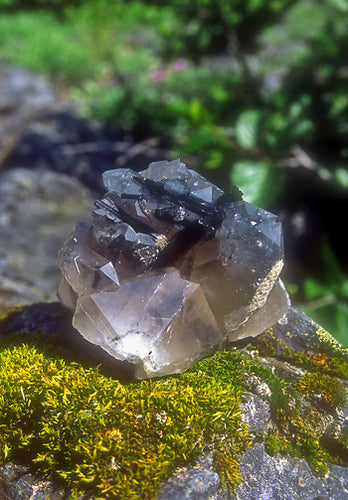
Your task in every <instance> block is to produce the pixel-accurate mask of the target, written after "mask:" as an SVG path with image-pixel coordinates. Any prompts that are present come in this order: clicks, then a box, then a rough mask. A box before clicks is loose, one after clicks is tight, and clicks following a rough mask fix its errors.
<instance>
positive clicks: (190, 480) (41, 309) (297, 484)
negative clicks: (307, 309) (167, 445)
mask: <svg viewBox="0 0 348 500" xmlns="http://www.w3.org/2000/svg"><path fill="white" fill-rule="evenodd" d="M70 325H71V323H70V316H69V314H68V313H67V311H66V310H64V308H63V307H62V306H61V305H60V304H59V303H55V304H37V305H33V306H30V307H28V308H26V309H24V310H23V311H21V312H17V313H14V314H13V315H12V317H10V318H9V319H8V320H7V321H4V320H3V321H2V322H0V332H1V333H2V334H4V335H9V334H11V333H15V332H17V331H26V332H27V333H28V334H30V333H31V332H32V333H35V332H36V331H37V330H40V331H47V332H51V334H52V340H53V339H55V342H57V343H58V344H59V345H62V346H65V347H68V348H69V349H70V350H71V351H72V354H73V356H74V358H75V359H76V360H79V359H80V358H81V352H82V350H83V349H84V350H85V354H86V353H88V352H89V354H90V357H89V361H87V362H88V363H92V365H93V364H94V363H96V359H100V358H99V355H98V356H95V353H93V350H92V352H91V349H90V347H91V345H90V344H88V343H85V344H84V345H82V344H79V343H76V344H75V345H74V344H73V343H71V339H72V338H73V331H72V330H71V326H70ZM45 328H46V330H45ZM62 332H65V335H62V334H61V333H62ZM77 338H78V337H77ZM69 342H70V343H69ZM287 342H288V343H287ZM244 343H245V342H244ZM290 346H292V348H290ZM242 351H243V352H244V353H245V355H246V356H247V357H248V359H250V360H251V361H252V363H253V365H252V366H254V369H253V370H254V371H250V370H248V371H247V372H245V374H244V382H243V384H244V386H245V393H244V398H243V399H244V400H243V402H242V404H241V411H242V412H243V414H244V417H243V418H244V420H245V421H246V422H248V424H249V426H250V427H249V432H250V439H251V441H250V446H249V449H247V450H246V451H245V452H244V453H242V455H241V456H240V457H239V459H238V461H239V466H240V474H241V476H242V478H243V480H242V482H241V483H240V484H239V485H238V486H237V488H236V490H235V492H234V494H232V493H229V491H228V489H227V487H222V478H221V477H220V475H219V472H218V470H217V469H216V466H215V463H214V460H213V456H212V454H211V453H210V452H208V453H203V454H202V455H201V457H200V459H199V460H198V461H197V463H195V464H193V465H190V464H188V465H187V466H186V467H181V468H180V469H178V470H177V471H176V472H175V473H174V474H173V475H172V477H171V478H170V479H168V481H167V482H165V484H163V485H162V487H161V488H160V491H159V494H158V499H159V500H179V499H182V498H183V499H187V500H188V499H190V500H198V499H199V500H205V499H206V500H259V499H260V498H261V499H265V500H266V499H267V500H292V499H298V500H301V499H303V498H306V499H307V498H308V499H309V500H318V499H319V498H320V499H322V500H324V499H325V500H343V499H345V498H347V494H348V467H347V466H348V453H347V448H346V447H344V446H342V444H340V443H343V441H340V440H341V438H342V436H344V433H345V432H347V429H348V405H347V404H344V398H343V395H341V399H340V400H339V401H338V400H336V403H335V404H334V405H333V406H332V405H331V406H330V405H328V403H330V401H331V400H330V395H331V396H333V395H334V394H335V390H337V387H341V386H342V384H343V383H342V382H341V381H340V380H339V378H338V377H341V378H342V379H344V378H345V379H347V378H348V374H347V358H348V355H347V352H346V350H345V349H344V348H342V347H341V346H340V345H339V344H337V343H336V342H335V341H334V340H333V339H332V337H330V335H329V334H327V333H326V332H325V331H324V330H323V329H322V328H321V327H319V326H318V325H317V324H315V323H314V322H313V321H312V320H311V319H310V318H308V317H307V316H306V315H305V314H303V313H301V312H300V311H298V310H296V309H295V308H291V309H290V310H289V312H288V314H287V315H286V316H285V317H284V318H283V319H282V320H281V321H280V322H278V323H276V324H275V325H273V327H272V328H268V329H267V331H266V332H264V333H263V334H262V335H261V336H260V337H259V338H257V339H254V340H253V341H250V342H249V343H247V344H246V345H244V347H242ZM86 359H87V357H86V358H85V361H84V362H86ZM109 361H110V360H109ZM318 370H319V371H318ZM316 373H318V376H319V379H320V380H321V381H322V386H318V385H315V386H313V388H312V392H311V393H306V392H298V391H299V390H300V388H301V387H302V385H301V384H300V383H299V382H300V381H301V380H302V381H303V380H305V379H306V377H307V380H308V376H310V377H312V376H313V375H315V374H316ZM327 382H328V385H327ZM343 387H344V385H343ZM294 391H295V392H294ZM304 395H305V397H304ZM284 398H285V399H284ZM323 398H326V403H327V404H323V401H322V399H323ZM342 398H343V399H342ZM284 410H285V413H284ZM298 411H299V412H300V413H298ZM299 416H300V418H298V417H299ZM287 422H288V423H290V425H291V426H292V431H291V432H292V434H291V435H289V433H288V424H287ZM270 438H276V439H279V443H280V444H281V446H283V448H282V449H281V448H279V449H278V448H277V447H276V448H274V447H273V448H272V447H270V445H271V444H272V441H270ZM311 439H312V440H313V443H315V442H316V441H317V442H318V443H319V442H320V443H322V444H321V445H320V446H319V447H318V448H317V450H314V451H313V450H312V451H311V450H310V449H306V446H305V443H306V440H311ZM284 443H285V444H286V443H287V445H288V444H289V443H292V446H293V447H292V448H291V447H288V448H287V447H286V446H284ZM296 443H297V445H296ZM295 445H296V446H297V449H296V448H294V446H295ZM287 450H288V451H287ZM291 450H292V451H291ZM289 452H291V453H290V454H289ZM328 452H329V453H330V454H331V455H330V456H331V457H333V456H334V457H336V458H335V462H336V463H329V464H328V468H327V471H326V472H325V470H323V469H321V472H320V473H318V472H315V471H314V469H313V467H314V468H315V467H317V466H318V465H319V468H320V467H321V465H320V463H321V462H320V460H321V459H320V457H325V454H327V453H328ZM330 460H331V461H332V460H333V458H331V459H330V458H329V462H330ZM310 464H311V466H310ZM1 471H2V472H1ZM26 471H27V469H26ZM0 473H1V475H2V482H3V488H7V490H6V491H9V490H8V489H9V488H13V490H12V491H18V488H20V487H22V486H21V485H22V484H23V483H22V479H23V478H22V477H17V476H9V475H6V474H5V475H4V468H3V469H1V470H0ZM30 481H32V479H30ZM35 481H36V482H34V484H36V485H37V487H38V488H39V487H41V486H42V481H40V480H39V479H35ZM30 484H32V482H31V483H30ZM50 487H52V488H53V491H56V490H57V491H58V490H59V488H57V487H54V486H52V485H51V486H50ZM21 491H22V490H21ZM4 498H6V497H4ZM15 498H16V499H17V498H18V500H27V498H28V497H26V496H24V494H22V496H20V495H18V496H17V497H15ZM29 498H30V497H29ZM34 498H36V497H34ZM38 498H39V499H40V498H41V497H38ZM54 498H56V497H54ZM57 498H60V497H57ZM86 498H88V496H87V497H86ZM89 498H91V499H92V498H94V497H93V494H91V495H90V496H89ZM9 499H11V500H13V498H12V497H9Z"/></svg>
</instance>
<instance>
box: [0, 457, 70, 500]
mask: <svg viewBox="0 0 348 500" xmlns="http://www.w3.org/2000/svg"><path fill="white" fill-rule="evenodd" d="M0 498H1V500H63V498H64V492H63V491H59V490H58V489H57V488H56V487H55V486H54V485H53V484H52V483H51V482H50V481H43V480H42V479H41V478H40V477H38V476H36V475H34V474H32V473H31V472H30V470H29V468H28V467H23V466H19V465H14V464H7V465H5V466H4V467H0Z"/></svg>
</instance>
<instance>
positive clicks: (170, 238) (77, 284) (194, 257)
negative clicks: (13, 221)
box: [58, 160, 289, 378]
mask: <svg viewBox="0 0 348 500" xmlns="http://www.w3.org/2000/svg"><path fill="white" fill-rule="evenodd" d="M103 181H104V185H105V187H106V191H107V192H106V194H105V196H104V197H103V198H102V199H101V200H97V201H96V207H95V210H94V213H93V221H92V223H91V225H90V226H86V225H82V224H80V225H78V226H77V227H76V230H75V232H74V233H73V234H72V235H71V237H70V239H69V240H68V241H67V243H66V244H65V246H64V247H63V248H62V249H61V250H60V252H59V266H60V268H61V271H62V274H63V279H62V283H61V285H60V288H59V292H58V293H59V297H60V299H61V301H62V302H63V303H64V304H65V305H66V306H68V307H70V308H71V309H72V310H73V311H74V316H73V325H74V327H75V328H76V329H77V330H78V331H79V332H80V334H81V335H82V336H83V337H84V338H85V339H87V340H88V341H90V342H91V343H93V344H96V345H98V346H100V347H102V348H103V349H104V350H105V351H107V353H108V354H110V355H111V356H112V357H113V358H115V359H117V360H120V361H128V362H129V363H131V364H132V365H134V374H135V376H136V377H137V378H146V377H152V376H162V375H168V374H173V373H181V372H183V371H184V370H185V369H187V368H189V367H190V366H191V365H192V364H193V363H195V362H196V361H198V360H199V359H201V358H203V357H205V356H207V355H209V354H210V353H212V352H214V351H215V350H216V349H218V348H221V346H223V345H224V344H225V343H226V342H228V341H236V340H239V339H241V338H245V337H249V336H256V335H258V334H260V333H262V332H263V331H264V330H265V329H266V328H267V327H269V326H270V325H272V324H273V323H275V322H277V321H278V320H279V319H280V318H281V317H282V316H283V315H284V314H285V312H286V311H287V309H288V307H289V299H288V296H287V293H286V291H285V289H284V286H283V284H282V282H281V281H280V279H279V274H280V272H281V269H282V267H283V247H282V231H281V225H280V223H279V222H277V219H276V216H274V215H273V214H271V213H269V212H267V211H265V210H263V209H261V208H258V207H255V206H253V205H250V204H249V203H247V202H245V201H241V200H240V199H238V200H233V198H231V197H229V196H227V195H225V194H224V193H223V191H222V190H221V189H219V188H218V187H216V186H214V185H213V184H211V183H210V182H208V181H207V180H206V179H205V178H204V177H202V176H201V175H199V174H198V173H196V172H195V171H193V170H190V169H187V168H186V166H185V165H184V164H183V163H181V162H180V160H174V161H171V162H167V161H161V162H155V163H152V164H150V166H149V167H148V168H147V170H144V171H142V172H139V173H138V172H134V171H132V170H130V169H117V170H110V171H108V172H105V173H104V174H103Z"/></svg>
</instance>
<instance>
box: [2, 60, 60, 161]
mask: <svg viewBox="0 0 348 500" xmlns="http://www.w3.org/2000/svg"><path fill="white" fill-rule="evenodd" d="M0 80H1V93H0V117H1V120H0V161H2V160H3V159H4V158H6V156H7V155H8V153H9V152H10V151H11V149H12V148H13V146H14V145H15V144H16V142H17V140H18V138H19V137H20V135H21V134H22V133H23V132H24V130H25V129H26V127H27V126H28V124H29V123H31V121H32V120H33V118H34V117H36V116H38V114H39V113H41V112H43V111H46V110H48V109H49V110H50V111H52V110H58V109H60V108H62V102H63V100H62V98H58V93H57V92H56V91H55V90H54V89H53V87H52V85H51V84H50V83H49V82H48V81H47V80H45V79H44V78H42V77H40V76H37V75H34V74H32V73H30V72H29V71H26V70H24V69H20V68H11V67H4V66H1V67H0ZM66 104H67V103H66V102H65V104H64V105H65V106H66Z"/></svg>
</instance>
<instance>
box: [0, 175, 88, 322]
mask: <svg viewBox="0 0 348 500" xmlns="http://www.w3.org/2000/svg"><path fill="white" fill-rule="evenodd" d="M77 192H78V193H79V195H78V196H76V193H77ZM91 207H92V198H91V196H90V194H89V193H88V191H87V190H85V189H83V188H81V186H80V185H79V183H78V181H76V180H75V179H73V178H70V177H68V176H65V175H63V174H57V173H53V172H47V171H42V172H40V171H30V170H26V169H14V170H12V171H8V172H2V173H1V174H0V313H1V312H3V311H6V310H7V309H9V308H11V307H13V306H15V305H21V304H30V303H33V302H39V301H42V300H43V301H52V300H56V291H57V287H58V285H59V281H60V273H59V269H58V266H57V252H58V249H59V248H60V247H61V245H62V244H63V243H64V240H65V239H66V237H67V235H68V234H69V232H70V231H71V230H72V229H73V228H74V226H75V223H76V221H77V220H87V217H88V214H89V213H90V210H91Z"/></svg>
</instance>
